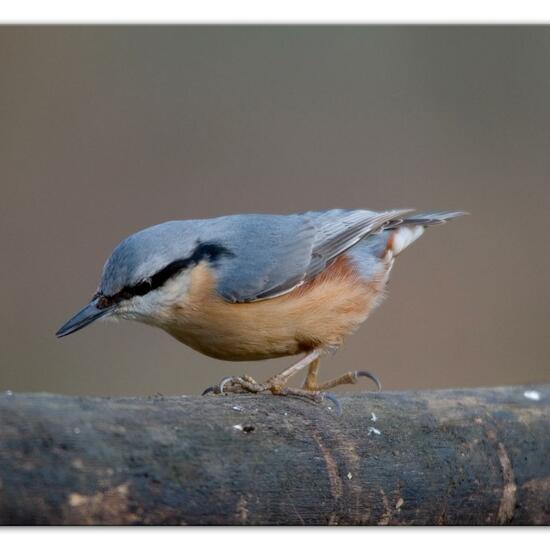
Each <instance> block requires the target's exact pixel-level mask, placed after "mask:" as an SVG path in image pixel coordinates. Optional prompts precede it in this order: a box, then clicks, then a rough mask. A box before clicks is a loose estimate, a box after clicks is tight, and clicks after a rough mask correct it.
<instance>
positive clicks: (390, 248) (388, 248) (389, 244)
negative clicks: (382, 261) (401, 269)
mask: <svg viewBox="0 0 550 550" xmlns="http://www.w3.org/2000/svg"><path fill="white" fill-rule="evenodd" d="M394 239H395V231H394V232H392V233H391V235H390V236H389V238H388V240H387V242H386V248H384V252H382V255H381V256H380V257H381V258H385V257H386V256H387V255H388V254H389V253H390V252H391V253H393V242H394Z"/></svg>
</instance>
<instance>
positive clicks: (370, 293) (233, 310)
mask: <svg viewBox="0 0 550 550" xmlns="http://www.w3.org/2000/svg"><path fill="white" fill-rule="evenodd" d="M384 283H385V273H384V272H383V270H381V273H380V275H379V277H376V278H375V279H373V280H371V281H365V280H364V279H362V278H361V277H360V276H359V274H358V273H356V271H355V270H354V268H353V266H352V264H351V263H350V262H349V261H348V259H347V258H346V256H345V254H344V255H342V256H340V257H339V258H337V259H336V260H335V261H334V262H332V263H331V265H330V266H329V267H328V268H327V269H326V270H325V271H323V272H322V273H320V274H319V275H317V276H316V277H315V278H313V279H312V280H311V281H308V282H307V283H305V284H303V285H302V286H300V287H298V288H296V289H294V290H293V291H291V292H289V293H288V294H285V295H282V296H279V297H277V298H271V299H268V300H260V301H257V302H250V303H244V304H232V303H228V302H226V301H224V300H223V299H222V298H221V297H220V296H219V295H218V294H217V293H216V290H215V289H216V281H215V274H214V273H213V272H212V271H211V269H210V268H209V266H207V265H205V264H200V265H198V266H197V267H196V268H194V269H193V271H192V273H191V283H190V287H189V291H188V292H187V294H186V296H185V297H184V299H183V300H182V302H181V303H178V304H176V305H174V307H173V309H171V310H168V311H166V312H164V313H163V315H164V318H163V319H161V320H160V322H159V325H160V326H161V327H162V328H164V329H165V330H166V331H168V332H169V333H170V334H172V335H173V336H174V337H175V338H177V339H178V340H180V341H182V342H184V343H186V344H187V345H189V346H191V347H192V348H194V349H196V350H198V351H200V352H202V353H204V354H206V355H210V356H212V357H216V358H218V359H226V360H233V361H236V360H257V359H267V358H272V357H282V356H286V355H296V354H298V353H300V352H303V351H306V352H307V351H310V350H312V349H316V348H329V349H330V348H337V347H338V346H340V345H341V344H342V341H343V339H344V337H345V336H346V335H348V334H351V333H352V332H354V330H355V329H356V328H357V327H358V326H359V325H360V324H361V323H362V322H363V321H364V320H365V319H366V318H367V316H368V314H369V312H370V311H371V309H372V308H373V307H374V306H375V305H376V304H377V303H378V301H379V300H380V297H381V295H382V292H383V287H384Z"/></svg>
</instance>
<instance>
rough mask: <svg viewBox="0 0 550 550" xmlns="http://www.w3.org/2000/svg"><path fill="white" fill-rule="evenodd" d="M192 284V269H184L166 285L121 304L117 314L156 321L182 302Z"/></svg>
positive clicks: (123, 316)
mask: <svg viewBox="0 0 550 550" xmlns="http://www.w3.org/2000/svg"><path fill="white" fill-rule="evenodd" d="M190 284H191V273H190V271H183V272H182V273H180V274H179V275H177V276H176V277H173V278H172V279H170V280H169V281H167V282H166V283H164V285H162V286H161V287H160V288H158V289H156V290H152V291H151V292H149V293H147V294H145V295H144V296H135V297H134V298H132V299H131V300H128V301H127V302H124V303H122V304H120V306H119V308H118V310H117V312H116V315H118V316H119V317H122V318H124V319H133V320H137V321H144V322H154V321H156V320H160V319H161V318H163V317H164V316H165V314H166V312H167V311H169V310H170V308H171V306H172V305H174V304H176V303H181V302H182V300H183V299H184V298H185V296H186V294H187V292H188V290H189V286H190Z"/></svg>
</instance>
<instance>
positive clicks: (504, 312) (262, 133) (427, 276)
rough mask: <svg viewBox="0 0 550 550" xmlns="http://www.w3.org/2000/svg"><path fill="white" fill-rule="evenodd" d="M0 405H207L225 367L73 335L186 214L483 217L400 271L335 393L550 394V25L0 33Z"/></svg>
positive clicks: (121, 328) (335, 361)
mask: <svg viewBox="0 0 550 550" xmlns="http://www.w3.org/2000/svg"><path fill="white" fill-rule="evenodd" d="M0 71H1V85H0V121H1V124H0V166H1V180H0V181H1V189H2V196H1V197H2V198H1V202H0V224H1V232H0V251H1V257H2V262H1V265H2V269H1V271H0V278H1V279H0V303H1V304H2V315H1V319H0V330H1V332H0V334H1V337H0V341H1V349H0V390H6V389H8V388H9V389H11V390H13V391H49V392H62V393H75V394H112V395H119V394H123V395H131V394H153V393H155V392H157V391H159V392H163V393H170V394H174V393H175V394H179V393H195V392H198V391H200V390H201V389H202V388H203V387H204V386H206V385H208V384H210V383H212V382H214V381H217V380H218V379H219V378H221V377H222V376H225V375H228V374H240V373H242V372H248V373H249V374H251V375H253V376H254V377H257V378H258V379H264V378H266V377H267V376H268V375H270V374H271V373H274V372H275V371H276V370H279V369H281V368H283V367H284V366H286V365H288V364H289V363H290V361H291V359H283V360H278V361H269V362H264V363H249V364H245V363H224V362H220V361H216V360H214V359H209V358H207V357H203V356H201V355H199V354H197V353H196V352H194V351H192V350H190V349H188V348H186V347H185V346H183V345H181V344H179V343H178V342H177V341H176V340H173V339H171V338H170V337H169V336H168V335H166V334H164V333H162V332H160V331H158V330H154V329H151V328H149V327H145V326H142V325H137V324H132V323H119V324H113V323H109V324H107V323H97V324H95V325H93V326H91V327H89V328H88V329H86V330H84V331H82V332H79V333H77V334H75V335H73V336H70V337H68V338H65V339H63V340H57V339H56V338H55V337H54V332H55V330H56V329H57V328H58V327H59V326H60V324H61V323H62V322H64V321H65V320H66V319H67V318H68V317H69V316H70V315H72V314H73V313H74V312H75V311H76V310H77V309H79V308H80V306H82V305H84V303H85V302H86V301H87V300H88V298H89V297H90V296H91V294H92V293H93V291H94V290H95V286H96V284H97V281H98V277H99V273H100V271H101V268H102V265H103V262H104V261H105V259H106V258H107V256H108V255H109V253H110V252H111V250H112V248H113V247H114V246H115V245H116V244H117V243H118V242H119V241H120V240H121V239H122V238H124V237H125V236H127V235H128V234H130V233H132V232H134V231H136V230H138V229H140V228H143V227H146V226H148V225H152V224H155V223H159V222H162V221H165V220H169V219H178V218H179V219H183V218H191V217H203V216H217V215H221V214H227V213H234V212H280V213H288V212H294V211H301V210H308V209H324V208H332V207H360V208H363V207H364V208H372V209H386V208H395V207H411V206H412V207H416V208H419V209H440V208H443V209H464V210H468V211H470V212H471V213H472V216H470V217H468V218H464V219H460V220H458V221H454V222H453V223H451V224H449V225H447V226H444V227H441V228H435V229H433V230H432V231H430V232H429V234H427V235H426V236H424V237H423V238H422V240H421V241H419V242H418V243H415V245H414V246H413V247H411V248H410V249H409V250H407V252H406V253H404V254H403V256H402V257H401V258H400V260H399V261H398V263H397V264H396V266H395V268H394V271H393V277H392V280H391V284H390V289H389V290H390V295H389V298H388V299H387V300H386V302H385V303H384V305H383V306H382V307H381V308H380V309H379V310H377V311H376V312H375V314H374V315H373V316H372V317H371V318H370V319H369V320H368V321H367V323H366V324H365V325H364V326H363V327H362V329H361V330H360V331H359V332H358V333H357V334H356V335H355V336H353V337H351V338H350V339H349V340H348V341H347V343H346V345H345V346H344V347H343V348H342V349H341V350H340V351H339V352H338V354H337V355H336V356H335V357H333V358H329V359H327V360H325V362H324V365H325V367H324V377H328V376H332V375H335V374H337V373H341V372H344V371H345V370H347V369H349V368H369V369H371V370H373V371H374V372H376V373H377V374H378V375H379V376H380V377H381V378H382V380H383V382H384V384H385V386H386V387H387V388H430V387H450V386H474V385H500V384H511V383H530V382H539V381H548V380H550V366H549V362H548V360H549V356H550V342H549V339H548V326H549V305H550V304H549V291H548V268H549V258H548V244H547V243H548V234H549V233H548V232H549V229H550V223H549V217H548V208H549V206H550V188H549V174H550V29H548V28H536V27H531V28H529V27H524V28H509V27H501V28H484V27H476V28H460V27H459V28H452V27H439V28H425V27H408V28H403V27H401V28H399V27H332V28H330V27H329V28H326V27H310V28H304V27H294V28H289V27H286V28H285V27H279V28H277V27H271V28H268V27H252V28H250V27H249V28H244V27H233V28H230V27H217V28H216V27H179V28H175V27H153V28H143V27H141V28H140V27H133V28H129V27H126V28H117V27H106V28H90V27H73V28H55V27H49V28H44V27H43V28H39V27H12V28H7V27H4V28H2V29H0Z"/></svg>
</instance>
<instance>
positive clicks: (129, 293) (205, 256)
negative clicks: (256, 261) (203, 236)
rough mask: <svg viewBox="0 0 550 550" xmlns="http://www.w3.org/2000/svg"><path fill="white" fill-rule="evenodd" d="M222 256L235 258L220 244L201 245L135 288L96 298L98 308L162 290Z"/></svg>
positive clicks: (128, 287) (127, 287)
mask: <svg viewBox="0 0 550 550" xmlns="http://www.w3.org/2000/svg"><path fill="white" fill-rule="evenodd" d="M222 256H227V257H230V256H234V254H233V252H231V251H230V250H228V249H227V248H225V247H224V246H222V245H220V244H216V243H199V244H198V245H197V247H196V248H195V250H194V251H193V254H192V255H191V256H189V257H188V258H183V259H180V260H175V261H174V262H171V263H169V264H168V265H167V266H166V267H164V268H162V269H161V270H160V271H157V272H156V273H155V274H154V275H153V276H152V277H150V278H149V279H146V280H144V281H140V282H139V283H137V284H135V285H133V286H126V287H124V288H123V289H122V290H120V291H119V292H117V293H116V294H114V295H113V296H101V295H100V296H96V297H97V298H99V300H98V303H97V307H98V308H99V309H105V308H106V307H109V306H111V305H113V304H117V303H119V302H121V301H122V300H128V299H130V298H133V297H134V296H145V294H147V293H149V292H151V291H153V290H156V289H157V288H160V287H161V286H162V285H164V284H165V283H166V282H167V281H168V280H169V279H171V278H172V277H174V276H175V275H177V274H178V273H180V272H181V271H183V270H184V269H186V268H188V267H189V266H191V265H196V264H198V263H199V262H201V261H202V260H207V261H209V262H215V261H216V260H218V259H219V258H221V257H222Z"/></svg>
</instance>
